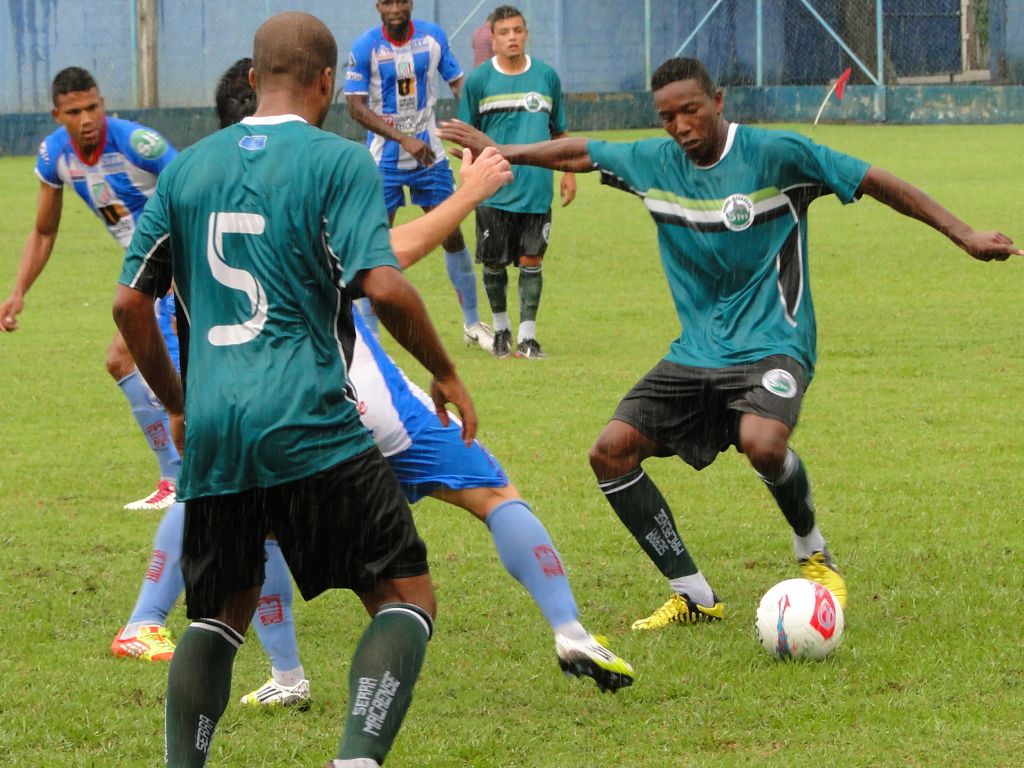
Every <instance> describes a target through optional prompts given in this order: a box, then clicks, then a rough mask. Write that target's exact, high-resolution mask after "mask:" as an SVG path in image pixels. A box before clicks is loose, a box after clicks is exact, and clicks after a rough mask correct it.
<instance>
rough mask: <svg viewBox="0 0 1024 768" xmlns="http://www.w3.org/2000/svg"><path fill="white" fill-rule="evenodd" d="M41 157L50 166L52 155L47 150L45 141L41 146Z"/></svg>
mask: <svg viewBox="0 0 1024 768" xmlns="http://www.w3.org/2000/svg"><path fill="white" fill-rule="evenodd" d="M39 157H40V159H41V160H42V161H43V162H44V163H46V164H47V165H49V164H50V153H49V152H48V151H47V150H46V142H45V141H44V142H43V143H42V144H40V145H39Z"/></svg>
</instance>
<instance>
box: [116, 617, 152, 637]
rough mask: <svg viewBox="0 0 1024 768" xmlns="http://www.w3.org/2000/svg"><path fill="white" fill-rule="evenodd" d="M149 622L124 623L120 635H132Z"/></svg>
mask: <svg viewBox="0 0 1024 768" xmlns="http://www.w3.org/2000/svg"><path fill="white" fill-rule="evenodd" d="M151 623H152V622H149V621H133V622H132V623H131V624H125V627H124V629H122V630H121V636H122V637H133V636H134V635H137V634H139V630H140V629H142V628H143V627H147V626H149V625H150V624H151Z"/></svg>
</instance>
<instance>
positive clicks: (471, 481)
mask: <svg viewBox="0 0 1024 768" xmlns="http://www.w3.org/2000/svg"><path fill="white" fill-rule="evenodd" d="M461 434H462V427H461V426H460V425H459V424H458V423H456V422H455V421H454V420H452V421H451V422H450V423H449V424H448V426H447V427H445V426H442V424H441V422H440V421H438V422H436V426H433V427H430V428H429V429H427V430H424V431H423V432H420V433H419V434H418V435H416V436H415V437H414V438H413V443H412V445H411V446H409V447H408V448H407V449H405V450H404V451H402V452H401V453H397V454H395V455H394V456H389V457H388V464H390V465H391V469H392V470H394V472H395V475H396V476H397V477H398V482H399V483H400V484H401V486H402V490H403V491H404V492H405V498H406V499H408V500H409V503H410V504H412V503H414V502H416V501H419V500H420V499H422V498H423V497H424V496H429V495H430V494H431V493H432V492H433V491H436V490H437V489H438V488H441V487H444V488H451V489H452V490H460V489H462V488H504V487H505V486H506V485H508V484H509V482H508V475H506V474H505V470H504V469H502V468H501V464H499V463H498V460H497V459H495V458H494V457H493V456H492V455H491V452H490V451H488V450H487V449H486V448H484V447H483V446H482V445H481V444H480V442H479V441H477V440H474V441H473V444H472V445H471V446H469V448H467V447H466V445H465V444H464V443H463V442H462V437H461Z"/></svg>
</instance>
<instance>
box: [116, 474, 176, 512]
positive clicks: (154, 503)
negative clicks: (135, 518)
mask: <svg viewBox="0 0 1024 768" xmlns="http://www.w3.org/2000/svg"><path fill="white" fill-rule="evenodd" d="M177 492H178V489H177V488H176V487H175V485H174V481H173V480H161V481H160V483H159V484H158V485H157V487H156V490H155V491H153V492H152V493H151V494H149V496H147V497H146V498H144V499H139V500H138V501H130V502H128V503H127V504H125V505H124V508H125V509H127V510H129V511H132V512H159V511H160V510H161V509H167V508H168V507H169V506H171V505H172V504H173V503H174V502H175V500H176V499H177Z"/></svg>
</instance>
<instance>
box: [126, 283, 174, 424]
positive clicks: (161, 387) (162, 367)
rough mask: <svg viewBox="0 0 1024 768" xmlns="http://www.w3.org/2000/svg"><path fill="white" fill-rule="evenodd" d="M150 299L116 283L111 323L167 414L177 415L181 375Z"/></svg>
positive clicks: (151, 297)
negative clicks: (165, 340)
mask: <svg viewBox="0 0 1024 768" xmlns="http://www.w3.org/2000/svg"><path fill="white" fill-rule="evenodd" d="M153 300H154V297H153V296H150V295H149V294H148V293H143V292H142V291H138V290H136V289H134V288H129V287H128V286H127V285H121V284H118V286H117V293H116V294H115V296H114V310H113V311H114V322H115V323H116V324H117V329H118V330H119V331H120V332H121V336H122V337H123V338H124V342H125V344H127V345H128V351H129V352H131V353H132V359H133V360H135V365H136V366H137V367H138V369H139V373H141V374H142V378H144V379H145V380H146V383H147V384H149V387H150V389H152V390H153V394H154V395H156V396H157V397H158V398H159V399H160V402H162V403H163V404H164V408H165V409H167V414H168V416H170V417H172V418H177V417H180V416H181V415H182V414H183V413H184V409H185V405H184V397H183V396H182V391H181V377H180V376H178V372H177V371H176V370H175V369H174V363H172V362H171V356H170V354H168V352H167V345H166V344H165V343H164V337H163V335H162V334H161V333H160V327H159V326H158V325H157V322H156V313H155V312H154V311H153Z"/></svg>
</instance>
